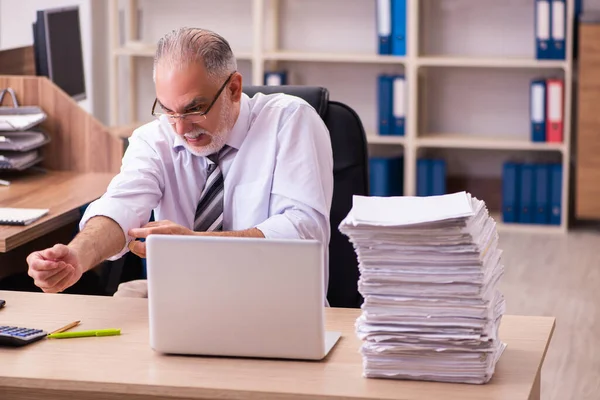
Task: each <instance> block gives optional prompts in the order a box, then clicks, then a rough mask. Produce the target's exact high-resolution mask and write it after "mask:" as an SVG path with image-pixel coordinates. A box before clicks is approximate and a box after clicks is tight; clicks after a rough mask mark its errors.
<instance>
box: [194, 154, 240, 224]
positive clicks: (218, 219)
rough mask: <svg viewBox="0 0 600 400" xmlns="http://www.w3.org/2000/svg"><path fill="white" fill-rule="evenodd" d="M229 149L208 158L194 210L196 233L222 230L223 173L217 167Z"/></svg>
mask: <svg viewBox="0 0 600 400" xmlns="http://www.w3.org/2000/svg"><path fill="white" fill-rule="evenodd" d="M231 149H232V147H230V146H227V145H226V146H225V147H223V149H222V150H221V151H220V152H219V153H218V154H211V155H210V156H208V158H209V159H210V160H211V161H212V164H209V165H208V176H207V177H206V184H205V185H204V190H203V191H202V195H201V196H200V201H199V202H198V207H197V208H196V216H195V218H194V230H195V231H197V232H213V231H220V230H223V187H224V181H223V173H222V172H221V168H220V167H219V160H222V159H223V157H225V155H227V153H229V151H230V150H231Z"/></svg>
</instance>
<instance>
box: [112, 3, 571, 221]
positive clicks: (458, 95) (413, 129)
mask: <svg viewBox="0 0 600 400" xmlns="http://www.w3.org/2000/svg"><path fill="white" fill-rule="evenodd" d="M159 3H160V4H159ZM407 3H408V13H407V15H408V18H407V40H408V42H407V55H406V56H402V57H398V56H388V55H379V54H377V37H376V18H375V15H376V0H222V1H220V2H213V1H210V0H175V1H173V2H151V1H147V0H146V1H142V0H139V1H138V0H110V10H109V12H110V30H111V38H112V39H111V55H112V62H111V67H112V71H111V72H112V73H111V82H110V86H111V110H112V115H111V122H112V123H113V124H120V123H129V122H132V121H141V122H145V121H147V120H149V119H150V118H151V117H150V116H149V111H148V104H151V102H152V101H153V100H154V89H153V83H152V76H151V70H152V69H151V65H152V57H153V56H154V50H155V43H156V41H157V39H158V38H159V37H160V36H162V35H163V34H164V33H165V32H167V31H168V30H170V29H173V28H175V27H179V26H199V27H206V28H208V29H213V30H215V31H217V32H219V33H220V34H222V35H223V36H224V37H226V38H227V39H228V40H229V42H230V44H231V46H232V49H233V50H234V53H235V54H236V56H237V58H238V60H239V66H240V68H239V69H240V72H241V73H242V75H243V79H244V83H245V84H253V85H262V84H263V74H264V72H265V71H266V70H269V69H285V70H287V71H288V73H289V77H290V79H291V81H290V83H291V84H306V85H321V86H324V87H327V88H328V89H329V91H330V98H331V99H332V100H337V101H341V102H344V103H346V104H348V105H349V106H351V107H352V108H353V109H354V110H356V112H357V113H358V115H359V116H360V117H361V120H362V122H363V125H364V126H365V130H366V131H367V140H368V142H369V151H370V152H371V153H372V154H377V153H378V152H399V153H402V154H403V155H404V163H405V164H404V193H405V195H414V194H415V192H416V162H417V159H418V157H420V156H421V155H423V154H437V153H439V154H442V155H443V157H445V158H446V159H447V162H448V173H449V175H450V176H452V175H453V174H456V175H457V176H463V175H477V176H479V175H481V176H482V178H485V177H486V176H489V177H490V179H497V178H498V177H499V176H501V168H502V167H501V163H502V161H504V160H506V159H508V158H513V157H515V158H518V159H519V158H523V159H528V160H529V159H531V160H537V159H545V160H548V159H549V160H560V162H561V163H562V165H563V185H562V187H563V197H562V222H561V224H560V226H546V225H541V226H537V225H531V224H504V223H502V222H501V218H500V217H499V211H500V210H492V212H494V213H496V214H494V215H496V216H497V218H496V221H497V222H498V225H499V227H500V228H502V229H511V230H518V231H531V232H566V230H567V226H568V221H567V218H568V210H569V202H568V201H569V196H568V193H569V184H570V182H569V154H570V148H571V143H570V131H571V118H572V116H571V101H572V75H573V66H572V61H571V60H572V53H573V49H572V37H573V22H572V21H573V2H572V0H567V30H566V33H567V39H568V40H567V60H566V61H554V60H548V61H546V60H537V59H535V44H534V25H533V24H534V5H533V3H532V2H531V1H522V0H506V1H504V2H499V1H497V0H443V1H440V0H407ZM167 4H168V5H167ZM135 10H141V15H142V17H141V19H140V18H139V17H138V15H139V14H138V13H137V12H136V11H135ZM120 12H121V13H124V14H125V17H124V18H123V19H122V20H125V21H126V24H125V29H119V25H120V24H119V23H118V21H119V19H120V18H119V15H120V14H119V13H120ZM384 72H388V73H403V74H404V75H405V77H406V84H407V85H406V87H407V93H406V105H407V110H406V132H405V136H403V137H397V136H380V135H378V134H377V96H376V84H377V75H378V74H380V73H384ZM554 76H556V77H560V78H563V79H564V82H565V91H564V94H565V102H564V132H563V136H564V142H563V143H534V142H531V140H530V137H529V82H530V80H531V79H532V78H534V77H554ZM119 88H121V89H119ZM127 99H129V101H128V102H127ZM486 174H487V175H486ZM465 189H466V190H468V189H469V188H465ZM498 191H500V189H499V190H498ZM484 200H486V199H485V198H484Z"/></svg>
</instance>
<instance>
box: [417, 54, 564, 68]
mask: <svg viewBox="0 0 600 400" xmlns="http://www.w3.org/2000/svg"><path fill="white" fill-rule="evenodd" d="M417 63H418V64H419V66H424V67H487V68H549V69H566V68H567V66H568V63H567V62H566V61H564V60H537V59H534V58H525V57H522V58H519V57H452V56H422V57H419V58H417Z"/></svg>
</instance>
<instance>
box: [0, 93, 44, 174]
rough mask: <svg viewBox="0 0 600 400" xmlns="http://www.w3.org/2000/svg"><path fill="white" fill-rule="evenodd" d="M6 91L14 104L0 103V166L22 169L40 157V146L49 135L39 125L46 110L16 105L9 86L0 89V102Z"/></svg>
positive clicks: (34, 162) (0, 168)
mask: <svg viewBox="0 0 600 400" xmlns="http://www.w3.org/2000/svg"><path fill="white" fill-rule="evenodd" d="M6 93H8V94H10V96H11V97H12V101H13V106H12V107H6V106H3V107H0V170H15V171H21V170H24V169H26V168H29V167H31V166H33V165H35V164H37V163H38V162H40V161H41V160H42V156H41V154H40V152H39V149H40V148H41V147H42V146H43V145H45V144H46V143H48V142H49V141H50V139H49V137H48V135H46V134H45V133H44V132H43V131H42V130H41V129H40V128H39V127H38V125H39V124H41V123H42V122H43V121H45V120H46V113H44V111H42V109H40V108H39V107H35V106H25V107H21V106H19V105H18V103H17V99H16V94H15V93H14V91H13V90H12V89H10V88H8V89H3V90H2V92H0V104H2V101H3V99H4V95H5V94H6Z"/></svg>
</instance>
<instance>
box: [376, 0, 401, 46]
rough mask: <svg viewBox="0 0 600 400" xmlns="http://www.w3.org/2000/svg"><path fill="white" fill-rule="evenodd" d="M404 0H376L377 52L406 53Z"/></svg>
mask: <svg viewBox="0 0 600 400" xmlns="http://www.w3.org/2000/svg"><path fill="white" fill-rule="evenodd" d="M406 17H407V12H406V0H377V40H378V53H379V54H382V55H394V56H405V55H406V26H407V24H406Z"/></svg>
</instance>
